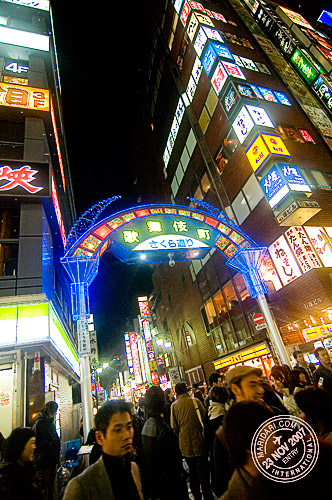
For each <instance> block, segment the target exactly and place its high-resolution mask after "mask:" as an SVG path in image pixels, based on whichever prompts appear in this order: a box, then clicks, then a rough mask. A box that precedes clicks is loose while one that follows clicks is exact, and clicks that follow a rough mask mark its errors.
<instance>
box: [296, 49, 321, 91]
mask: <svg viewBox="0 0 332 500" xmlns="http://www.w3.org/2000/svg"><path fill="white" fill-rule="evenodd" d="M291 62H292V63H293V65H294V66H295V68H296V69H297V70H298V72H299V73H300V75H301V76H302V77H303V78H304V79H305V81H306V82H308V83H310V84H311V83H313V81H314V80H315V78H317V75H318V71H316V70H315V68H314V67H313V65H312V64H311V62H310V61H309V60H308V59H307V58H306V57H305V56H304V55H303V54H302V52H301V51H300V50H299V49H295V50H294V52H293V54H292V57H291Z"/></svg>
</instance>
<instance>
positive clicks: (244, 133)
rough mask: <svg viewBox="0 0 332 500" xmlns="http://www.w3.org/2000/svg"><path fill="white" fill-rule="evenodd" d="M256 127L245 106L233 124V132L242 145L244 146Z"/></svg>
mask: <svg viewBox="0 0 332 500" xmlns="http://www.w3.org/2000/svg"><path fill="white" fill-rule="evenodd" d="M254 126H255V124H254V121H253V119H252V118H251V116H250V114H249V113H248V110H247V108H246V107H245V106H243V107H242V109H241V111H240V112H239V114H238V115H237V117H236V118H235V120H234V122H233V124H232V127H233V130H234V132H235V134H236V136H237V138H238V139H239V141H240V144H243V142H244V141H245V139H246V138H247V137H248V135H249V133H250V132H251V130H252V129H253V128H254Z"/></svg>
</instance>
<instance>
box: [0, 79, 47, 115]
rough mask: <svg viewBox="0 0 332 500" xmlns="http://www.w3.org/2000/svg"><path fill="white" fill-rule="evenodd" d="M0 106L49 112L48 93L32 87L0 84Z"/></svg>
mask: <svg viewBox="0 0 332 500" xmlns="http://www.w3.org/2000/svg"><path fill="white" fill-rule="evenodd" d="M0 106H12V107H16V108H25V109H34V110H37V111H49V109H50V106H49V91H48V90H46V89H37V88H34V87H24V88H22V87H18V86H16V85H13V84H11V83H4V82H1V83H0Z"/></svg>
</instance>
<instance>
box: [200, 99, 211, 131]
mask: <svg viewBox="0 0 332 500" xmlns="http://www.w3.org/2000/svg"><path fill="white" fill-rule="evenodd" d="M210 120H211V118H210V116H209V113H208V111H207V109H206V107H205V106H204V108H203V109H202V112H201V116H200V117H199V120H198V122H199V124H200V126H201V129H202V132H203V134H205V132H206V129H207V128H208V126H209V123H210Z"/></svg>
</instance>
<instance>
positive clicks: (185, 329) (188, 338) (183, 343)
mask: <svg viewBox="0 0 332 500" xmlns="http://www.w3.org/2000/svg"><path fill="white" fill-rule="evenodd" d="M178 339H179V345H180V349H182V350H186V349H188V347H191V346H192V345H194V344H196V335H195V332H194V330H193V328H192V326H191V324H190V323H189V321H185V322H184V323H183V325H182V326H181V327H180V328H179V329H178Z"/></svg>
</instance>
